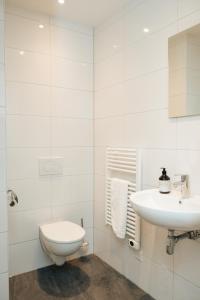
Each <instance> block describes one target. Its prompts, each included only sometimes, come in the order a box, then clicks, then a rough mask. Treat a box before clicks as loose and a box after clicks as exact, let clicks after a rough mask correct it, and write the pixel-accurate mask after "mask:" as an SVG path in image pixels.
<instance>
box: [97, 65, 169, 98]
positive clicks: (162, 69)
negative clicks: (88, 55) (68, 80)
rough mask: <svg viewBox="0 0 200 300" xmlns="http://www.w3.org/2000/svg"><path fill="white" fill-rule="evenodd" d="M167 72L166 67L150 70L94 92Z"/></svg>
mask: <svg viewBox="0 0 200 300" xmlns="http://www.w3.org/2000/svg"><path fill="white" fill-rule="evenodd" d="M167 70H168V67H167V66H166V67H161V68H158V69H154V70H152V71H149V72H145V73H141V74H139V75H136V76H134V77H131V78H127V79H124V80H120V81H117V82H115V83H112V84H109V85H106V86H103V87H100V88H97V89H96V90H95V92H96V93H98V92H101V91H103V90H107V89H109V88H112V87H115V86H117V85H122V84H125V83H127V82H129V81H133V80H137V79H140V78H142V77H147V76H150V75H152V74H153V73H158V72H160V71H167Z"/></svg>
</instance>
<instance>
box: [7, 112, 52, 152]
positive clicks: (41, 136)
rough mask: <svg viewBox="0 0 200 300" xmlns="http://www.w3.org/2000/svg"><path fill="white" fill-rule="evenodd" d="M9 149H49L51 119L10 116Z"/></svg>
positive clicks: (8, 130) (8, 125)
mask: <svg viewBox="0 0 200 300" xmlns="http://www.w3.org/2000/svg"><path fill="white" fill-rule="evenodd" d="M7 145H8V147H49V146H50V119H49V118H47V117H44V118H43V117H36V116H34V117H32V116H8V117H7Z"/></svg>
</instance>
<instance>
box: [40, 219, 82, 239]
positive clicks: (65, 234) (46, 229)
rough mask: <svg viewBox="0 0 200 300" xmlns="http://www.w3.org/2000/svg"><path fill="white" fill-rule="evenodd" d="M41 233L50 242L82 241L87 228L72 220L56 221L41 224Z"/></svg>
mask: <svg viewBox="0 0 200 300" xmlns="http://www.w3.org/2000/svg"><path fill="white" fill-rule="evenodd" d="M40 230H41V233H42V234H43V236H44V237H45V238H46V239H47V240H48V241H50V242H53V243H57V244H70V243H74V242H78V241H81V240H82V239H83V238H84V236H85V230H84V229H83V228H82V227H81V226H79V225H77V224H74V223H72V222H68V221H64V222H56V223H51V224H45V225H42V226H40Z"/></svg>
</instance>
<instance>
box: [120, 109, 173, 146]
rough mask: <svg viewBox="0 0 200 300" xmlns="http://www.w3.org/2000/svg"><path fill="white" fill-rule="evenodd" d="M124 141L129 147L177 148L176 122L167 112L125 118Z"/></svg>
mask: <svg viewBox="0 0 200 300" xmlns="http://www.w3.org/2000/svg"><path fill="white" fill-rule="evenodd" d="M124 122H125V125H124V141H125V145H127V146H132V147H133V146H134V147H140V148H143V147H147V148H165V149H170V148H174V149H175V148H176V120H174V119H173V120H170V119H169V118H168V112H167V111H166V110H158V111H157V110H155V111H150V112H145V113H138V114H134V115H127V116H125V120H124Z"/></svg>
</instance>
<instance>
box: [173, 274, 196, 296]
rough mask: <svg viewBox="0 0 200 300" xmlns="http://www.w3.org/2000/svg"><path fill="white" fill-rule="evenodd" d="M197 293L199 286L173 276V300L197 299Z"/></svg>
mask: <svg viewBox="0 0 200 300" xmlns="http://www.w3.org/2000/svg"><path fill="white" fill-rule="evenodd" d="M199 295H200V288H199V287H197V286H196V285H193V284H192V283H191V282H189V281H187V280H185V279H184V278H182V277H180V276H177V275H175V276H174V300H188V299H192V300H199Z"/></svg>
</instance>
